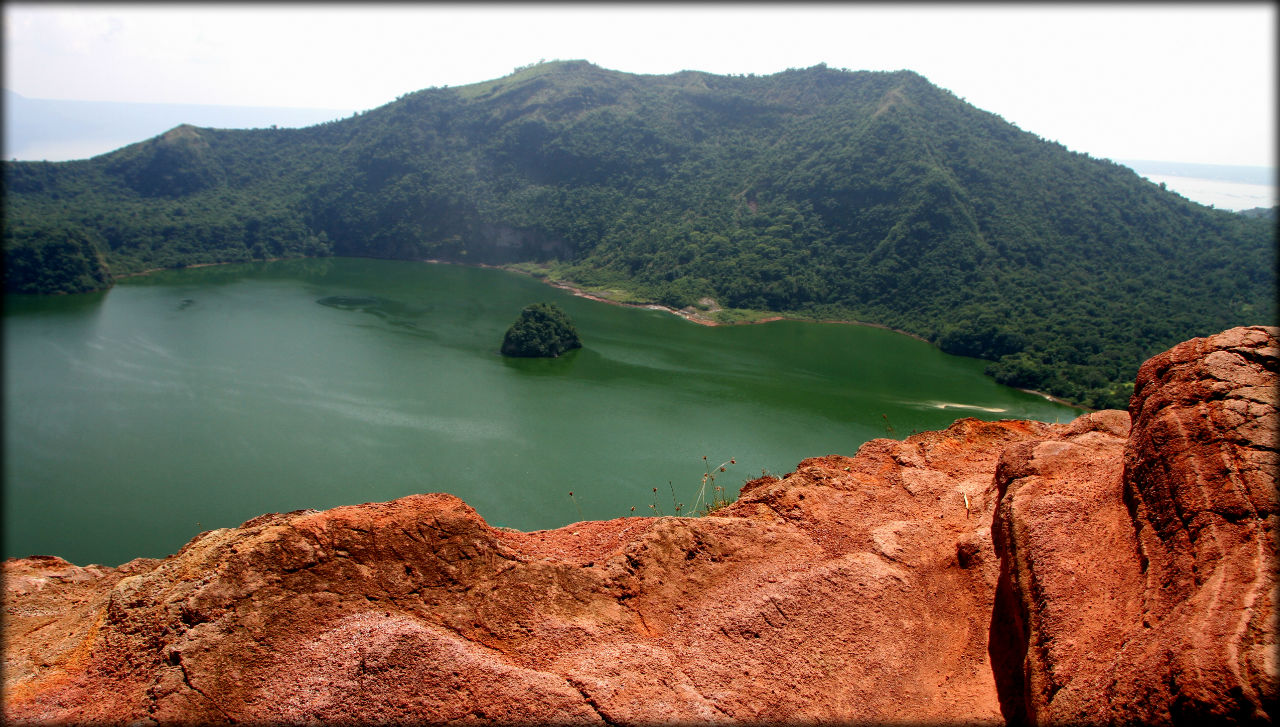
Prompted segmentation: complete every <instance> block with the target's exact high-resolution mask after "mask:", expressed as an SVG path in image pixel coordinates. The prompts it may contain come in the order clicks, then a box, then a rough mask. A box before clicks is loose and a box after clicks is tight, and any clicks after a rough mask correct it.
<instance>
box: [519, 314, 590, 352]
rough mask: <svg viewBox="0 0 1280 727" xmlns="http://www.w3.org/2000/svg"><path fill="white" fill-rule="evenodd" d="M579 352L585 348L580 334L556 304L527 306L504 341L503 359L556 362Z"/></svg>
mask: <svg viewBox="0 0 1280 727" xmlns="http://www.w3.org/2000/svg"><path fill="white" fill-rule="evenodd" d="M575 348H582V341H581V340H580V339H579V338H578V330H577V329H576V328H574V327H573V323H572V322H571V321H570V320H569V316H567V315H565V312H564V311H562V310H560V308H559V307H557V306H556V305H555V304H554V303H534V304H533V305H530V306H526V307H525V309H524V310H522V311H520V317H519V318H517V319H516V322H515V323H512V324H511V327H510V328H508V329H507V335H506V336H504V337H503V339H502V355H503V356H520V357H524V358H555V357H556V356H559V355H560V354H562V353H564V352H565V351H569V350H572V349H575Z"/></svg>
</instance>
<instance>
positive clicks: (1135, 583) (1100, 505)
mask: <svg viewBox="0 0 1280 727" xmlns="http://www.w3.org/2000/svg"><path fill="white" fill-rule="evenodd" d="M1278 368H1280V347H1278V345H1277V341H1276V329H1274V328H1271V329H1265V328H1237V329H1233V330H1230V331H1227V332H1225V333H1222V334H1219V335H1217V336H1212V337H1210V338H1203V339H1195V340H1192V341H1188V342H1186V343H1183V344H1181V345H1179V346H1176V347H1174V348H1173V349H1171V350H1169V351H1167V352H1165V353H1163V354H1160V355H1159V356H1156V357H1155V358H1153V359H1151V360H1150V361H1147V362H1146V363H1145V364H1144V365H1143V366H1142V368H1141V369H1140V370H1139V372H1138V376H1137V380H1136V383H1135V386H1134V394H1133V397H1132V399H1131V400H1130V405H1129V412H1130V414H1131V415H1132V417H1133V430H1132V434H1131V436H1130V438H1129V440H1128V442H1127V443H1125V444H1124V446H1123V448H1122V451H1121V450H1118V449H1116V448H1115V445H1114V443H1107V442H1097V443H1093V444H1091V445H1090V446H1089V448H1090V449H1092V450H1094V451H1095V452H1102V451H1103V450H1107V451H1108V454H1107V456H1105V457H1095V456H1093V455H1092V454H1091V453H1090V452H1089V451H1087V450H1082V449H1080V448H1079V447H1076V446H1066V445H1064V444H1062V443H1059V442H1043V443H1021V444H1018V445H1015V446H1013V447H1010V448H1009V449H1007V450H1006V451H1005V454H1004V457H1003V458H1002V461H1001V463H1000V467H999V468H998V470H997V472H996V480H997V484H998V486H999V489H1000V493H1001V502H1000V506H999V508H998V509H997V513H996V520H995V523H996V524H995V529H996V538H995V541H996V543H997V547H998V549H999V550H1000V551H1001V554H1002V556H1003V560H1002V572H1001V582H1000V587H999V593H998V599H997V606H996V609H995V619H994V621H993V629H992V649H993V655H994V654H996V653H999V654H1000V655H1001V656H999V657H997V661H999V662H1000V663H1003V664H1004V665H1005V668H1004V669H1003V672H1001V670H998V672H997V676H998V678H999V679H1000V682H1001V686H1002V697H1003V699H1004V702H1005V714H1006V715H1007V716H1009V717H1010V718H1011V719H1028V720H1030V721H1033V722H1037V723H1080V722H1120V723H1140V724H1155V723H1197V724H1198V723H1202V722H1206V721H1208V722H1216V723H1237V722H1238V723H1258V724H1270V723H1271V722H1272V721H1273V720H1274V719H1275V717H1276V715H1277V709H1276V706H1277V705H1276V700H1277V696H1278V695H1280V689H1278V688H1277V686H1278V684H1277V676H1278V673H1277V672H1278V664H1277V659H1276V620H1275V619H1276V612H1275V604H1276V600H1277V599H1276V596H1277V585H1276V568H1277V559H1276V532H1277V528H1276V526H1277V515H1278V513H1280V508H1278V503H1280V498H1278V497H1277V482H1276V476H1277V444H1278V443H1280V442H1278V441H1277V440H1278V437H1277V415H1276V404H1277V390H1276V374H1277V369H1278ZM1104 414H1105V415H1108V416H1109V415H1111V414H1113V413H1112V412H1106V413H1104ZM1094 416H1101V415H1094Z"/></svg>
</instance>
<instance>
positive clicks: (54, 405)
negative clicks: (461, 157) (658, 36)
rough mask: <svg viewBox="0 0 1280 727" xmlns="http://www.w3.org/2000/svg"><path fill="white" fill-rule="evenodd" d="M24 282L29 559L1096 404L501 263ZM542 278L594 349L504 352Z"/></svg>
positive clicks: (531, 519) (121, 555) (553, 500)
mask: <svg viewBox="0 0 1280 727" xmlns="http://www.w3.org/2000/svg"><path fill="white" fill-rule="evenodd" d="M14 300H15V301H16V303H15V304H13V305H8V306H6V310H5V327H4V337H5V346H4V355H5V367H4V369H5V396H4V407H5V409H4V416H5V427H4V431H3V434H4V461H3V466H4V487H5V497H6V508H5V511H4V529H3V530H4V550H5V553H4V555H5V556H22V555H30V554H33V553H44V554H56V555H60V556H63V557H65V558H68V559H70V560H72V561H73V562H77V563H89V562H101V563H106V564H109V565H115V564H117V563H120V562H123V561H125V560H128V559H129V558H133V557H135V556H140V555H146V556H153V557H155V556H163V555H166V554H168V553H171V552H174V551H176V550H177V549H178V548H180V547H181V546H182V545H183V544H184V543H185V542H186V541H187V540H189V539H190V538H191V537H193V536H194V535H196V534H197V533H198V532H200V531H201V530H204V529H208V528H212V527H231V526H235V525H238V524H239V523H241V522H243V521H245V520H248V519H250V518H252V517H255V516H257V515H260V514H262V513H264V512H287V511H290V510H296V509H301V508H317V509H322V508H328V507H334V506H338V505H345V504H354V503H361V502H371V501H385V500H390V499H394V498H396V497H401V496H404V495H408V494H412V493H417V492H449V493H452V494H455V495H458V496H459V497H462V498H463V499H465V500H466V501H467V502H468V503H469V504H470V505H471V506H473V507H475V508H476V510H477V511H479V513H480V514H481V515H482V516H484V517H485V518H486V519H487V520H488V521H489V522H491V523H493V524H495V525H503V526H510V527H515V528H519V529H523V530H530V529H538V528H548V527H558V526H560V525H564V524H567V523H569V522H571V521H575V520H578V519H581V518H583V517H586V518H611V517H619V516H623V515H626V514H629V513H630V512H631V510H630V508H631V507H633V506H636V507H637V508H638V511H644V510H645V508H646V507H647V506H648V504H649V502H650V500H651V497H650V496H651V494H652V488H653V487H655V486H656V487H660V488H664V489H665V488H666V487H667V483H668V482H670V483H671V485H670V487H671V488H672V489H674V490H675V491H676V493H677V495H678V496H679V497H681V498H693V497H695V496H696V490H697V488H698V487H699V485H700V483H701V476H702V474H703V469H704V465H705V463H704V461H703V459H702V457H703V456H707V457H708V458H710V459H713V460H715V461H721V460H724V459H727V458H728V457H735V458H736V460H737V463H738V464H737V465H736V468H737V469H736V472H735V473H734V474H735V475H737V476H738V477H740V478H741V479H740V480H738V481H734V480H733V479H724V480H722V481H721V482H720V483H719V484H723V485H724V486H725V487H726V489H727V491H728V492H729V493H731V494H732V492H733V491H734V490H735V489H736V487H737V486H738V485H739V484H740V483H741V481H742V480H745V479H749V478H750V477H752V476H754V475H755V474H756V473H758V472H760V471H761V470H765V469H767V470H769V471H770V472H776V473H785V472H788V471H790V470H791V469H792V468H793V467H794V466H795V465H796V464H797V463H798V462H799V461H800V460H802V459H804V458H806V457H811V456H818V455H823V454H832V453H840V454H852V453H853V452H855V451H857V448H858V447H859V446H860V445H861V444H862V443H863V442H865V441H867V440H868V439H871V438H874V437H880V436H885V435H886V434H889V435H890V436H898V437H901V436H906V435H907V434H909V433H910V432H911V431H913V430H915V431H924V430H928V429H941V428H944V427H946V426H947V425H949V424H950V423H951V422H952V421H953V420H954V419H955V417H957V416H959V415H962V414H963V415H975V416H979V417H984V418H1002V417H1011V418H1038V419H1044V420H1047V421H1053V420H1062V421H1067V420H1069V419H1071V418H1074V416H1075V415H1076V412H1075V411H1074V410H1072V409H1069V408H1066V407H1063V406H1059V405H1056V404H1053V403H1052V402H1047V401H1045V400H1043V399H1041V398H1040V397H1037V396H1034V395H1030V394H1027V393H1024V392H1020V391H1016V390H1014V389H1009V388H1006V387H1001V386H997V385H996V384H995V383H994V382H993V381H992V380H991V379H989V378H987V377H985V376H983V375H982V369H983V362H981V361H976V360H971V359H962V358H957V357H954V356H948V355H946V354H943V353H941V352H940V351H938V350H937V349H935V348H933V347H931V346H929V345H927V344H924V343H922V342H920V341H916V340H913V339H910V338H908V337H905V336H900V335H896V334H893V333H891V332H888V331H884V330H880V329H874V328H866V327H859V326H833V325H821V324H806V323H796V322H785V321H784V322H778V323H769V324H763V325H755V326H732V327H720V328H706V327H703V326H698V325H695V324H691V323H688V322H686V321H683V320H681V319H679V318H676V317H674V316H670V315H666V314H663V313H659V312H654V311H648V310H641V309H632V308H622V307H618V306H611V305H606V304H602V303H597V302H593V301H588V300H584V299H581V298H575V297H572V296H571V295H569V294H567V293H564V292H563V291H559V290H556V289H553V288H549V287H548V286H545V285H543V284H542V283H539V282H537V281H535V280H533V279H531V278H527V277H523V276H519V275H514V274H511V273H506V272H503V271H495V270H482V269H475V268H461V267H451V266H441V265H427V264H414V263H397V262H391V261H375V260H359V259H333V260H323V261H314V260H312V261H286V262H280V263H254V264H249V265H228V266H220V267H204V268H193V269H189V270H185V271H171V272H167V273H165V274H163V275H157V276H149V277H147V278H136V279H129V280H127V281H124V282H123V283H121V284H120V285H118V286H117V287H116V288H115V289H113V290H112V291H110V292H109V293H107V294H95V295H93V296H59V297H57V299H47V298H46V299H36V300H18V299H14ZM539 301H550V302H554V303H556V304H557V305H558V306H560V307H561V308H562V309H563V310H565V312H566V313H567V314H568V315H569V316H570V317H571V318H572V319H573V320H574V323H575V325H576V327H577V328H578V331H579V333H580V334H581V336H582V339H583V343H584V348H582V349H578V350H575V351H572V352H569V353H568V354H566V355H565V356H561V357H560V358H555V359H506V358H504V357H502V356H500V355H499V354H498V348H499V346H500V344H501V341H502V336H503V333H504V332H505V331H506V329H507V327H508V326H509V325H510V324H511V321H512V320H514V319H515V317H516V316H517V315H518V314H519V312H520V311H521V310H522V309H523V308H524V307H525V306H526V305H528V304H530V303H534V302H539ZM6 302H10V301H8V300H7V301H6ZM317 303H318V304H319V305H317ZM405 334H409V335H405ZM890 421H891V422H892V425H890V424H889V422H890ZM890 428H892V430H893V431H889V430H890ZM737 473H740V474H737ZM570 489H572V490H573V491H574V493H575V500H576V502H575V503H572V504H571V503H569V502H567V501H566V498H565V495H564V493H565V492H567V491H568V490H570ZM688 501H692V499H688ZM578 508H581V514H579V511H578ZM196 523H200V524H201V525H199V526H197V525H196Z"/></svg>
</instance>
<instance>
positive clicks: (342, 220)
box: [4, 61, 1276, 406]
mask: <svg viewBox="0 0 1280 727" xmlns="http://www.w3.org/2000/svg"><path fill="white" fill-rule="evenodd" d="M5 208H6V209H5V216H6V219H5V228H4V244H5V288H6V290H7V291H10V292H71V291H77V290H89V289H94V288H99V287H102V286H104V285H107V284H109V283H110V280H111V277H112V276H113V275H114V276H118V275H121V274H127V273H133V272H138V271H142V270H146V269H149V268H158V267H179V266H183V265H191V264H196V263H211V262H229V261H247V260H252V259H265V258H277V257H290V256H303V255H353V256H371V257H384V258H403V259H422V258H433V259H442V260H449V261H459V262H476V263H490V264H504V263H530V262H533V263H540V264H541V265H542V270H543V271H545V272H546V273H547V274H550V275H552V276H553V277H557V278H560V279H564V280H571V281H574V282H575V283H578V284H581V285H586V286H603V287H609V288H611V289H613V290H622V291H626V292H627V294H628V295H629V296H631V298H632V299H635V300H646V301H653V302H658V303H663V304H666V305H671V306H675V307H683V306H688V305H691V304H694V303H696V302H697V301H700V300H702V299H704V298H712V299H714V301H715V302H716V303H717V304H718V305H720V306H724V307H725V308H727V309H753V310H769V311H777V312H783V313H788V314H791V315H796V316H803V317H811V318H818V319H845V320H850V319H852V320H860V321H867V322H874V323H879V324H884V325H888V326H892V327H895V328H899V329H902V330H906V331H910V332H913V333H916V334H918V335H921V336H924V337H926V338H928V339H929V340H931V341H934V342H935V343H937V344H938V345H940V346H941V347H942V348H943V349H944V350H947V351H950V352H953V353H958V354H963V355H968V356H978V357H982V358H986V359H990V360H991V362H992V363H991V366H990V368H989V372H990V373H991V374H992V375H994V376H995V377H996V378H997V379H998V380H1000V381H1001V382H1004V383H1008V384H1011V385H1015V386H1021V387H1026V388H1035V389H1040V390H1043V391H1046V392H1049V393H1053V394H1056V395H1059V396H1062V397H1065V398H1067V399H1070V400H1074V401H1077V402H1079V403H1083V404H1085V405H1088V406H1123V405H1124V404H1125V403H1126V401H1127V398H1128V395H1129V393H1130V381H1131V380H1132V376H1133V373H1134V372H1135V371H1136V369H1137V366H1138V364H1139V363H1140V362H1141V361H1142V360H1143V359H1145V358H1147V357H1149V356H1151V355H1153V354H1155V353H1157V352H1158V351H1160V350H1163V349H1164V348H1166V347H1168V346H1170V345H1172V344H1174V343H1176V342H1178V341H1181V340H1184V339H1186V338H1189V337H1193V336H1200V335H1207V334H1210V333H1214V332H1216V331H1220V330H1222V329H1224V328H1228V327H1231V326H1235V325H1241V324H1257V323H1271V322H1274V321H1275V292H1276V285H1275V274H1274V269H1275V228H1274V223H1272V222H1270V221H1267V220H1263V219H1256V218H1249V217H1246V216H1243V215H1238V214H1233V213H1230V212H1226V211H1221V210H1214V209H1210V208H1207V207H1203V206H1201V205H1198V204H1195V203H1192V202H1190V201H1188V200H1186V199H1184V198H1182V197H1180V196H1178V195H1177V194H1176V193H1173V192H1170V191H1165V190H1162V189H1161V188H1160V187H1158V186H1157V185H1155V184H1152V183H1151V182H1148V181H1147V180H1145V179H1143V178H1141V177H1139V176H1138V175H1137V174H1136V173H1134V172H1133V171H1132V170H1130V169H1128V168H1127V167H1123V166H1120V165H1118V164H1115V163H1112V162H1109V161H1106V160H1100V159H1093V158H1090V157H1089V156H1088V155H1085V154H1079V153H1074V152H1071V151H1069V150H1067V149H1066V148H1064V147H1063V146H1061V145H1060V144H1057V143H1054V142H1051V141H1047V140H1044V139H1041V138H1039V137H1038V136H1036V135H1034V134H1032V133H1028V132H1025V131H1022V130H1020V129H1018V128H1017V127H1016V126H1014V125H1012V124H1010V123H1008V122H1006V121H1004V120H1002V119H1001V118H1000V117H999V116H997V115H995V114H992V113H988V112H986V111H982V110H980V109H977V108H974V107H973V106H971V105H969V104H967V103H965V102H964V101H962V100H961V99H959V98H957V97H955V96H954V95H953V94H951V93H950V92H948V91H945V90H943V89H940V88H937V87H935V86H933V85H931V84H930V83H929V82H928V81H926V80H925V79H924V78H923V77H921V76H919V75H917V74H915V73H912V72H909V71H899V72H892V73H889V72H850V71H843V70H836V69H831V68H827V67H825V66H821V65H820V66H816V67H813V68H807V69H798V70H788V71H784V72H781V73H777V74H773V75H769V76H716V75H711V74H707V73H699V72H692V71H686V72H681V73H676V74H672V75H663V76H656V75H655V76H649V75H633V74H627V73H620V72H615V71H609V70H606V69H602V68H599V67H597V66H594V65H592V64H590V63H586V62H583V61H569V62H552V63H543V64H538V65H535V66H532V67H526V68H523V69H520V70H518V71H517V72H515V73H514V74H512V75H510V76H507V77H505V78H501V79H497V80H494V81H489V82H485V83H480V84H474V85H470V86H463V87H459V88H431V89H426V90H422V91H418V92H415V93H410V94H408V95H405V96H403V97H401V98H399V99H397V100H396V101H394V102H393V103H389V104H387V105H385V106H383V107H381V108H378V109H375V110H372V111H369V112H366V113H363V114H358V115H355V116H353V117H351V118H347V119H343V120H340V121H334V122H329V123H325V124H321V125H318V126H313V127H309V128H304V129H255V130H221V129H205V128H195V127H191V126H179V127H177V128H175V129H173V130H171V131H169V132H167V133H165V134H163V135H161V136H159V137H156V138H154V139H150V140H147V141H144V142H141V143H138V144H134V145H131V146H128V147H125V148H123V149H120V150H117V151H115V152H112V153H110V154H104V155H102V156H99V157H95V158H93V159H90V160H86V161H76V162H64V163H48V162H10V163H6V164H5Z"/></svg>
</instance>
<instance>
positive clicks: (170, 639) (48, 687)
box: [4, 328, 1276, 724]
mask: <svg viewBox="0 0 1280 727" xmlns="http://www.w3.org/2000/svg"><path fill="white" fill-rule="evenodd" d="M1275 335H1276V332H1275V329H1259V328H1254V329H1234V330H1233V331H1229V332H1227V333H1224V334H1221V335H1219V336H1215V337H1213V338H1210V339H1199V340H1197V341H1192V342H1188V343H1187V344H1183V345H1182V346H1179V347H1177V348H1175V349H1173V350H1171V351H1170V352H1168V353H1166V354H1162V355H1161V356H1159V357H1157V358H1155V359H1152V361H1151V362H1148V364H1147V365H1146V366H1144V367H1143V369H1142V373H1141V374H1140V375H1139V378H1138V385H1137V391H1136V392H1135V395H1134V399H1133V404H1132V405H1131V411H1132V412H1133V414H1134V421H1133V427H1132V431H1130V421H1129V415H1128V414H1126V413H1125V412H1119V411H1109V412H1096V413H1093V414H1089V415H1086V416H1083V417H1081V418H1080V419H1077V420H1076V421H1075V422H1073V423H1071V424H1062V425H1058V424H1053V425H1051V424H1044V423H1039V422H1026V421H1001V422H991V423H988V422H981V421H977V420H974V419H962V420H959V421H957V422H956V423H955V424H954V425H952V426H951V427H950V428H948V429H946V430H945V431H941V432H925V433H922V434H917V435H913V436H911V437H909V438H908V439H907V440H905V441H902V442H897V441H890V440H874V441H872V442H868V443H867V444H865V445H863V446H862V448H861V449H859V451H858V453H857V455H856V456H854V457H843V456H827V457H820V458H815V459H809V460H805V461H804V462H801V463H800V465H799V466H798V467H797V470H796V471H795V472H794V473H792V474H790V475H788V476H787V477H785V478H783V479H774V478H765V479H760V480H756V481H754V482H751V483H748V484H747V485H746V486H744V488H743V492H742V494H741V496H740V498H739V501H738V502H737V503H735V504H734V505H732V506H730V507H728V508H725V509H723V510H720V511H718V512H717V513H716V514H715V515H713V516H709V517H703V518H696V519H693V518H623V519H618V520H611V521H604V522H584V523H577V524H575V525H571V526H568V527H565V528H561V529H558V530H553V531H538V532H532V533H519V532H514V531H509V530H503V529H496V528H492V527H489V526H488V525H487V524H485V522H484V521H483V520H482V519H481V518H480V517H479V516H478V515H477V514H476V513H475V512H474V511H473V510H472V509H471V508H470V507H468V506H467V505H466V504H465V503H463V502H461V501H460V500H458V499H456V498H453V497H450V496H447V495H415V496H412V497H406V498H402V499H400V500H396V501H393V502H389V503H376V504H366V505H358V506H352V507H342V508H336V509H334V510H329V511H325V512H314V511H303V512H295V513H288V514H283V515H275V514H273V515H264V516H262V517H259V518H255V519H253V520H250V521H249V522H247V523H245V524H244V525H242V526H240V527H239V528H233V529H225V530H215V531H211V532H207V533H204V534H202V535H200V536H198V537H197V538H195V539H194V540H192V541H191V542H190V543H189V544H188V545H187V546H186V547H184V548H183V549H182V550H181V551H179V552H178V553H176V554H175V555H173V556H170V557H169V558H166V559H164V560H161V561H155V560H138V561H133V562H131V563H128V564H126V565H124V566H121V567H119V568H102V567H99V566H89V567H85V568H82V567H78V566H74V565H71V564H69V563H66V562H65V561H61V560H58V559H52V558H27V559H21V560H10V561H7V562H6V563H5V596H4V599H5V600H4V606H5V629H4V649H5V672H4V679H5V696H4V716H5V718H6V721H11V722H46V721H64V722H77V723H80V722H94V721H96V722H110V723H127V722H131V721H138V720H141V721H148V722H149V721H155V722H161V723H189V722H230V721H248V722H259V723H261V722H287V723H298V722H362V723H363V722H375V721H383V722H387V721H390V722H414V723H421V722H450V721H480V722H499V723H504V724H505V723H520V722H525V723H557V724H559V723H601V722H604V723H631V724H640V723H643V724H649V723H655V722H668V723H704V722H774V723H777V722H784V723H796V722H815V721H839V722H874V723H885V722H908V723H938V722H946V723H955V722H963V723H993V724H994V723H1001V722H1004V721H1006V719H1009V720H1014V721H1017V720H1022V719H1031V720H1035V721H1043V722H1054V721H1088V722H1101V721H1129V720H1133V721H1161V720H1164V721H1170V720H1174V719H1182V718H1183V717H1186V716H1189V715H1195V714H1208V715H1211V716H1217V717H1220V718H1224V719H1239V720H1241V721H1251V720H1252V721H1263V722H1265V721H1267V720H1268V719H1274V717H1275V709H1274V700H1275V694H1276V691H1275V683H1276V662H1275V659H1274V633H1275V628H1274V626H1275V624H1274V603H1275V581H1274V577H1273V575H1272V574H1273V573H1274V566H1275V548H1274V536H1273V533H1274V525H1275V518H1276V494H1275V474H1276V461H1275V446H1274V445H1275V433H1276V414H1275V403H1276V402H1275V394H1274V392H1275V389H1274V386H1275V373H1276V370H1275V369H1276V366H1275V361H1276V342H1275Z"/></svg>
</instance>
